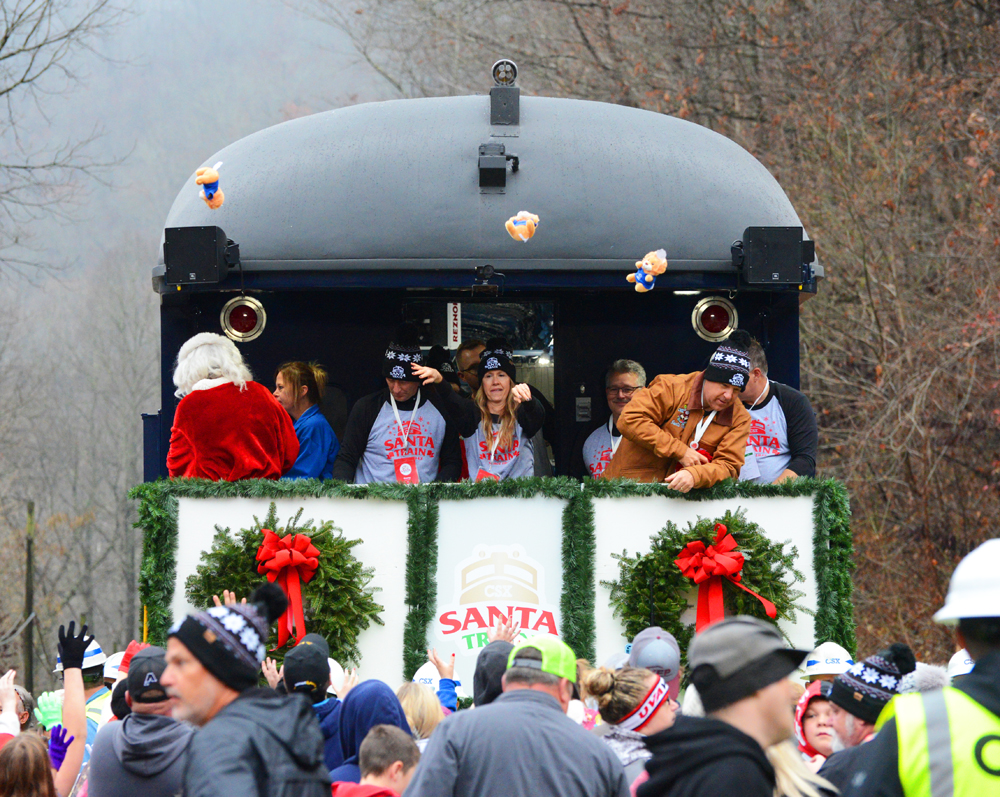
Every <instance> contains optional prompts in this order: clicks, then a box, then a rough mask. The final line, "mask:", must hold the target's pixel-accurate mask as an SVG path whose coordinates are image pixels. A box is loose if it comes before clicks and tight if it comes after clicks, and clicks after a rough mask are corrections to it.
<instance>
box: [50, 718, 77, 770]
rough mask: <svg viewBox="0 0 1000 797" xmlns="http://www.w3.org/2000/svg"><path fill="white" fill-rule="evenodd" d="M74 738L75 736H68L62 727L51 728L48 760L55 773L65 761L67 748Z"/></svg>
mask: <svg viewBox="0 0 1000 797" xmlns="http://www.w3.org/2000/svg"><path fill="white" fill-rule="evenodd" d="M67 737H68V738H67ZM75 738H76V737H75V736H70V735H69V731H67V730H66V729H65V728H64V727H63V726H62V725H54V726H53V727H52V735H51V736H50V737H49V760H51V761H52V768H53V769H54V770H56V771H57V772H58V771H59V768H60V767H61V766H62V764H63V761H64V760H65V759H66V751H67V750H69V746H70V745H71V744H72V743H73V740H74V739H75Z"/></svg>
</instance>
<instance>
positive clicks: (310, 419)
mask: <svg viewBox="0 0 1000 797" xmlns="http://www.w3.org/2000/svg"><path fill="white" fill-rule="evenodd" d="M325 390H326V371H324V370H323V368H322V366H320V364H319V363H304V362H298V361H296V362H287V363H285V364H284V365H281V366H279V367H278V370H277V371H276V372H275V374H274V397H275V398H276V399H277V400H278V403H279V404H280V405H281V406H282V407H284V408H285V410H286V411H287V412H288V414H289V415H290V416H291V418H292V421H293V425H294V428H295V436H296V437H297V438H298V439H299V456H298V459H296V460H295V464H294V465H292V469H291V470H290V471H288V473H286V474H285V478H286V479H331V478H333V462H334V460H335V459H337V454H338V453H339V451H340V441H339V440H337V435H335V434H334V433H333V427H332V426H330V422H329V421H328V420H327V419H326V418H325V417H324V416H323V413H322V412H320V411H319V405H320V404H321V403H322V401H323V392H324V391H325Z"/></svg>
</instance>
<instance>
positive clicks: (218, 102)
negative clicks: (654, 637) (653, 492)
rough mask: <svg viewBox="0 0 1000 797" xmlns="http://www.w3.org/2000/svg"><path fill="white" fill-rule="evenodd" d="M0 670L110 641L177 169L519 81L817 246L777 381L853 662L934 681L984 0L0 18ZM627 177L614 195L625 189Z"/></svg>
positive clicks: (968, 497) (226, 0)
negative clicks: (751, 169) (272, 139)
mask: <svg viewBox="0 0 1000 797" xmlns="http://www.w3.org/2000/svg"><path fill="white" fill-rule="evenodd" d="M0 12H2V17H3V19H2V22H0V24H4V25H6V35H5V36H3V37H2V39H0V98H2V99H3V100H4V105H3V106H0V524H2V529H0V662H2V664H3V667H6V666H8V665H9V664H13V665H15V666H16V665H17V664H18V662H19V661H20V660H21V658H22V653H23V651H22V649H21V644H20V639H21V636H20V635H18V634H16V633H14V632H16V631H17V630H18V628H19V626H20V625H21V619H20V618H22V617H23V615H22V608H23V599H24V594H23V589H24V586H23V584H24V545H25V529H26V523H25V517H26V507H27V502H28V501H33V502H34V505H35V507H36V517H37V523H38V525H37V531H36V536H37V539H36V551H37V559H38V561H37V565H36V574H35V606H36V612H37V614H38V618H37V620H36V632H35V635H34V640H35V642H34V646H35V660H36V662H37V664H36V676H35V677H36V683H42V684H44V683H45V678H46V677H47V676H46V675H45V674H46V672H47V671H48V669H49V667H48V664H47V663H48V662H49V661H51V660H54V657H55V652H54V649H53V640H54V632H53V628H54V626H57V625H58V622H59V621H60V620H61V619H63V618H65V617H68V616H69V615H70V614H71V613H75V614H76V615H83V616H85V617H86V618H87V619H88V620H89V621H91V622H92V624H93V626H94V627H95V628H96V629H99V630H100V634H101V639H102V640H103V643H104V645H105V646H106V647H108V648H111V649H118V650H120V649H122V648H123V647H124V645H125V643H127V641H128V640H129V639H130V638H132V637H134V636H135V635H136V634H137V633H138V631H139V628H140V623H141V618H140V614H139V611H140V607H139V606H138V598H137V594H136V587H135V583H136V572H137V568H138V559H139V554H140V551H141V540H140V539H139V536H138V533H137V532H136V531H135V530H134V529H133V528H132V524H133V522H134V520H135V507H134V506H133V505H132V504H131V503H130V502H129V501H128V500H127V499H126V497H125V495H126V492H127V490H128V488H129V487H131V486H132V485H134V484H136V483H138V482H139V481H140V480H141V442H142V435H141V424H140V414H141V413H142V412H144V411H155V409H156V408H157V404H158V399H157V394H158V385H157V377H158V370H159V359H158V349H157V345H158V328H157V302H156V296H155V294H154V293H153V292H152V291H151V289H150V282H149V273H150V271H149V270H150V267H151V266H152V264H153V263H154V262H155V257H156V249H157V246H158V243H159V237H160V232H161V229H162V222H163V219H164V218H165V217H166V213H167V210H168V209H169V206H170V204H171V202H172V201H173V198H174V196H175V195H176V193H177V191H178V190H180V188H181V187H182V185H184V183H185V180H186V179H187V178H188V177H189V176H190V173H191V172H192V171H193V169H194V167H195V166H197V165H199V164H200V163H201V162H202V161H203V160H204V158H206V157H208V156H209V155H210V154H211V153H212V152H214V151H216V150H218V149H220V148H221V147H222V146H224V145H225V144H227V143H229V142H231V141H233V140H235V139H237V138H240V137H241V136H244V135H247V134H249V133H251V132H253V131H255V130H258V129H261V128H263V127H266V126H268V125H271V124H275V123H278V122H280V121H283V120H285V119H289V118H293V117H296V116H301V115H304V114H308V113H313V112H318V111H323V110H327V109H329V108H334V107H339V106H342V105H347V104H352V103H356V102H364V101H370V100H378V99H389V98H394V97H416V96H440V95H446V94H461V93H470V92H472V93H481V92H482V91H484V83H485V81H484V78H485V76H486V75H487V74H488V68H489V66H490V64H491V63H492V62H493V61H494V60H495V59H496V58H498V57H501V56H506V57H511V58H513V59H514V60H515V61H516V62H517V63H518V65H519V67H520V72H521V78H520V80H519V83H520V85H521V86H522V90H523V91H525V92H527V93H535V94H541V95H549V96H561V97H575V98H582V99H590V100H600V101H605V102H614V103H619V104H624V105H628V106H633V107H638V108H645V109H648V110H652V111H656V112H659V113H666V114H671V115H676V116H679V117H681V118H685V119H688V120H690V121H693V122H696V123H698V124H701V125H704V126H706V127H709V128H711V129H713V130H716V131H718V132H720V133H722V134H724V135H726V136H729V137H730V138H732V139H734V140H735V141H737V142H738V143H739V144H741V145H742V146H744V147H745V148H746V149H748V150H749V151H750V152H751V153H753V154H754V155H755V156H756V157H757V158H759V159H760V160H761V161H762V162H763V163H764V165H765V166H767V168H768V169H769V170H770V171H771V172H772V173H773V174H774V175H775V177H776V178H777V179H778V181H779V182H780V183H781V185H782V187H783V188H784V189H785V191H786V192H787V194H788V195H789V197H790V199H791V201H792V203H793V205H794V206H795V208H796V209H797V210H798V213H799V215H800V217H801V218H802V219H803V223H804V224H805V226H806V228H807V230H808V232H809V234H810V236H811V237H813V238H815V239H816V240H817V241H818V245H817V251H818V255H819V259H820V262H822V263H823V264H824V266H825V267H826V270H827V279H826V280H825V281H824V282H823V284H822V286H821V290H820V292H819V294H818V296H816V297H815V298H813V299H811V300H810V301H808V302H807V303H806V304H805V305H804V307H803V310H802V343H801V345H802V387H803V390H804V391H805V392H806V393H807V394H808V395H809V397H810V398H811V400H812V402H813V406H814V408H815V410H816V412H817V416H818V419H819V427H820V456H819V467H820V472H821V475H825V476H834V477H836V478H839V479H842V480H843V481H844V482H845V483H846V484H847V486H848V488H849V490H850V492H851V496H852V507H853V512H854V519H853V529H854V534H855V545H856V565H857V572H856V578H855V589H856V592H855V606H856V616H857V620H858V652H859V654H861V655H867V654H869V653H871V652H873V651H874V650H876V649H878V648H879V647H884V646H885V645H887V644H888V643H889V642H892V641H897V640H901V641H905V642H908V643H909V644H911V645H912V646H913V647H914V649H915V650H916V651H917V653H918V657H919V658H921V659H922V660H925V661H932V662H938V663H943V662H945V661H947V659H948V657H949V656H950V654H951V653H952V652H953V650H954V644H953V641H952V639H951V637H950V635H949V632H948V631H947V629H944V628H942V627H939V626H935V625H934V624H933V623H932V622H931V621H930V616H931V614H932V613H933V612H934V610H935V609H936V608H937V607H938V606H939V605H940V603H941V601H942V599H943V596H944V593H945V592H946V590H947V583H948V577H949V576H950V573H951V571H952V570H953V568H954V566H955V564H956V563H957V562H958V561H959V559H960V558H961V557H962V556H963V555H964V554H965V553H967V552H968V551H969V550H971V549H972V548H973V547H974V546H975V545H976V544H978V543H979V542H981V541H983V540H985V539H987V538H990V537H996V536H1000V535H998V532H997V529H996V523H997V518H998V516H1000V398H998V396H1000V212H998V209H997V205H998V202H1000V191H998V185H1000V174H998V172H1000V3H998V2H996V0H982V2H973V1H971V0H957V1H956V2H929V1H928V0H889V1H888V2H868V1H866V2H862V1H861V0H823V2H819V1H818V0H814V1H812V2H809V1H805V0H803V1H795V2H791V1H784V2H760V3H746V2H732V1H731V0H699V2H693V1H692V0H687V2H681V1H679V0H678V1H677V2H668V1H662V2H657V1H654V0H645V1H639V0H622V1H621V2H618V1H615V2H606V1H605V0H449V1H447V2H445V1H443V0H442V1H438V0H391V2H386V1H385V0H354V2H347V1H345V0H288V2H287V3H281V2H280V0H271V1H269V0H217V1H216V2H213V3H211V4H206V3H199V2H197V0H155V1H154V0H151V1H150V2H145V3H143V4H142V6H141V10H140V9H139V8H137V7H129V6H121V5H116V4H114V3H112V2H110V0H0ZM640 188H641V187H637V190H639V189H640Z"/></svg>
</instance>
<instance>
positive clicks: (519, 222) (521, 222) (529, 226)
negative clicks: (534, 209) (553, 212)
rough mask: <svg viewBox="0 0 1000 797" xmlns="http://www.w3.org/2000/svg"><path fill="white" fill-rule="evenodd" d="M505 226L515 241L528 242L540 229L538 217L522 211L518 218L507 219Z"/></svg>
mask: <svg viewBox="0 0 1000 797" xmlns="http://www.w3.org/2000/svg"><path fill="white" fill-rule="evenodd" d="M504 226H505V227H506V228H507V232H509V233H510V237H511V238H513V239H514V240H515V241H527V240H528V239H529V238H530V237H531V236H532V235H534V234H535V230H536V229H537V227H538V216H536V215H535V214H534V213H528V211H526V210H522V211H521V212H520V213H518V214H517V215H516V216H511V217H510V218H509V219H507V224H506V225H504Z"/></svg>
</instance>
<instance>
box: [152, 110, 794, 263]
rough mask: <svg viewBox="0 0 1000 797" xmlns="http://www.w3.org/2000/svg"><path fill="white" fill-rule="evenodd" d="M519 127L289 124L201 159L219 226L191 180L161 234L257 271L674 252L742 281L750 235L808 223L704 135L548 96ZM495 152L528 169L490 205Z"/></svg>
mask: <svg viewBox="0 0 1000 797" xmlns="http://www.w3.org/2000/svg"><path fill="white" fill-rule="evenodd" d="M520 114H521V120H520V126H519V128H518V130H517V132H518V135H517V136H516V137H494V138H491V135H490V134H491V127H490V98H489V96H467V97H445V98H438V99H417V100H395V101H390V102H381V103H369V104H364V105H356V106H353V107H349V108H341V109H338V110H334V111H328V112H326V113H321V114H315V115H313V116H308V117H304V118H301V119H295V120H293V121H289V122H285V123H283V124H280V125H276V126H274V127H270V128H267V129H265V130H261V131H260V132H258V133H254V134H253V135H250V136H247V137H246V138H243V139H241V140H239V141H236V142H235V143H233V144H231V145H229V146H228V147H226V148H225V149H223V150H221V151H220V152H218V153H216V154H215V155H213V156H212V157H210V158H207V159H206V160H205V163H204V165H209V166H210V165H213V164H214V163H216V162H217V161H222V162H223V165H222V167H221V168H220V170H219V172H220V186H221V188H222V189H223V191H224V192H225V203H224V205H223V206H222V207H221V208H220V209H218V210H215V211H213V210H209V209H208V208H207V207H206V206H205V204H204V203H203V202H202V200H201V199H200V198H199V197H198V188H197V186H196V185H195V184H194V175H193V173H192V175H191V178H190V179H189V180H188V181H187V182H186V183H185V185H184V187H183V189H182V190H181V192H180V193H179V194H178V196H177V198H176V199H175V200H174V204H173V207H172V208H171V209H170V214H169V216H168V218H167V221H166V224H165V226H166V227H177V226H199V225H215V226H219V227H222V228H223V229H224V230H225V231H226V234H227V235H228V236H229V237H230V238H232V239H233V240H234V241H236V242H237V243H239V245H240V252H241V258H242V262H243V264H244V267H245V268H246V269H247V270H248V271H254V270H258V271H265V270H276V271H281V270H290V271H295V270H328V269H329V270H357V269H366V268H370V267H377V268H382V269H431V268H433V269H469V268H470V267H471V266H472V265H475V264H479V263H484V262H489V263H492V264H493V265H495V266H496V267H497V269H498V270H501V271H502V270H504V269H508V270H517V269H552V270H562V269H566V270H593V271H605V270H622V269H626V270H627V269H630V268H633V264H634V262H635V261H636V260H638V259H640V258H641V257H642V256H643V255H644V254H645V253H646V252H647V251H650V250H652V249H657V248H661V247H662V248H664V249H666V251H667V257H668V259H669V261H670V270H671V271H673V272H676V271H678V270H692V271H714V270H721V269H730V270H731V265H730V262H731V259H730V249H729V247H730V244H731V243H732V242H733V241H734V240H736V239H739V238H740V237H741V235H742V232H743V230H744V228H746V227H749V226H757V225H760V226H800V224H801V222H800V221H799V218H798V216H797V214H796V213H795V210H794V208H792V205H791V203H790V202H789V200H788V197H787V196H785V193H784V191H782V189H781V187H780V186H779V185H778V183H777V181H776V180H775V179H774V178H773V177H772V176H771V174H770V173H769V172H768V171H767V169H765V168H764V166H763V165H761V163H760V162H759V161H757V160H756V159H755V158H754V157H753V156H752V155H751V154H750V153H749V152H747V151H746V150H744V149H743V148H742V147H740V146H738V145H737V144H735V143H734V142H732V141H730V140H729V139H727V138H725V137H724V136H721V135H719V134H717V133H714V132H712V131H711V130H708V129H707V128H704V127H701V126H699V125H696V124H692V123H690V122H686V121H683V120H681V119H677V118H674V117H670V116H664V115H662V114H657V113H652V112H650V111H642V110H637V109H634V108H626V107H622V106H618V105H610V104H606V103H598V102H586V101H581V100H567V99H554V98H547V97H522V98H521V108H520ZM493 130H494V131H495V132H496V131H499V130H500V128H493ZM507 132H509V130H508V131H507ZM489 141H495V142H501V143H504V144H505V145H506V146H507V151H508V152H512V153H515V154H516V155H517V156H518V158H519V159H520V170H519V171H518V172H517V173H516V174H512V173H510V171H509V170H508V174H507V188H506V192H505V193H502V194H499V193H481V192H480V189H479V169H478V155H479V149H478V148H479V145H480V144H482V143H486V142H489ZM520 210H528V211H531V212H532V213H535V214H537V215H538V216H539V217H540V219H541V221H540V224H539V228H538V231H537V233H536V235H535V237H534V238H532V239H531V240H530V241H528V242H527V243H521V242H515V241H514V240H512V239H511V238H510V236H509V235H508V234H507V232H506V230H505V229H504V222H505V221H506V220H507V218H508V217H510V216H512V215H514V214H515V213H517V212H518V211H520ZM159 262H160V263H162V262H163V259H162V249H161V255H160V261H159ZM157 271H159V272H160V273H162V266H161V267H159V268H158V269H157Z"/></svg>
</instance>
